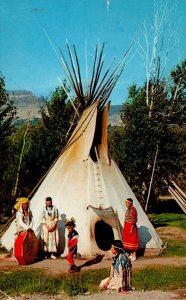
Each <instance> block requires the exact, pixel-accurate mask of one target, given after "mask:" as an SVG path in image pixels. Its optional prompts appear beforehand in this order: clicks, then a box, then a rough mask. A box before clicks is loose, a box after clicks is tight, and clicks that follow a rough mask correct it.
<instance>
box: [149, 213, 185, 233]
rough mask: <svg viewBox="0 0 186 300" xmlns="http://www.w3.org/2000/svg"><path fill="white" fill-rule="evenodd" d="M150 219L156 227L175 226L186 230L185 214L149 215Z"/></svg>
mask: <svg viewBox="0 0 186 300" xmlns="http://www.w3.org/2000/svg"><path fill="white" fill-rule="evenodd" d="M148 217H149V219H150V220H151V222H152V223H153V225H154V226H155V227H160V226H174V227H179V228H182V229H186V215H184V214H173V213H163V214H149V215H148Z"/></svg>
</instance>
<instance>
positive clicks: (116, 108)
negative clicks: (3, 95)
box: [8, 90, 122, 126]
mask: <svg viewBox="0 0 186 300" xmlns="http://www.w3.org/2000/svg"><path fill="white" fill-rule="evenodd" d="M8 94H9V97H10V99H11V100H12V101H13V102H14V104H15V106H16V108H17V114H18V117H19V119H20V120H27V119H28V118H29V119H30V120H32V119H38V118H40V117H41V116H40V113H39V110H40V108H41V106H43V105H44V104H45V99H44V97H37V96H35V95H34V94H33V93H32V92H30V91H24V90H20V91H8ZM121 107H122V106H121V105H111V106H110V111H109V123H110V125H112V126H114V125H119V124H120V123H121V119H120V110H121Z"/></svg>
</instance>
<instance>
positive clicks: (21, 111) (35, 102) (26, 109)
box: [8, 90, 45, 120]
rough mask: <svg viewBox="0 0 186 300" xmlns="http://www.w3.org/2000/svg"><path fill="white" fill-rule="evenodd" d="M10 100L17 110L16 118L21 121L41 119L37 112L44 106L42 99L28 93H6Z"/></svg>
mask: <svg viewBox="0 0 186 300" xmlns="http://www.w3.org/2000/svg"><path fill="white" fill-rule="evenodd" d="M8 95H9V98H10V100H12V101H13V102H14V104H15V106H16V108H17V114H18V117H19V118H20V119H22V120H27V119H28V118H29V119H31V120H32V119H35V118H41V115H40V113H39V110H40V108H41V106H43V105H44V104H45V99H44V97H42V96H41V97H37V96H35V95H34V94H33V93H32V92H30V91H24V90H17V91H8Z"/></svg>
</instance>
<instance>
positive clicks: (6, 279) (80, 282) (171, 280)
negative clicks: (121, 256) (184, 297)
mask: <svg viewBox="0 0 186 300" xmlns="http://www.w3.org/2000/svg"><path fill="white" fill-rule="evenodd" d="M0 275H1V276H0V287H1V291H3V292H4V293H6V294H7V295H11V296H15V295H21V294H39V293H40V294H53V295H54V294H58V293H65V294H67V295H69V296H75V295H78V294H84V293H86V292H90V293H93V292H97V291H99V283H100V281H101V280H102V279H104V278H105V277H107V276H108V275H109V270H108V269H102V270H93V271H82V272H80V273H76V274H71V275H69V274H63V275H61V276H58V277H51V276H50V277H49V276H47V275H46V274H44V273H42V272H40V271H36V270H34V271H14V272H7V273H1V274H0ZM132 285H133V286H134V287H135V289H136V290H142V289H143V290H159V289H161V290H172V289H181V288H184V287H185V285H186V268H180V267H163V268H160V267H157V268H156V267H153V268H152V267H151V268H149V267H148V268H144V269H142V270H136V271H135V272H133V275H132Z"/></svg>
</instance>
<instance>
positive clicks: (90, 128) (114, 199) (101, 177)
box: [1, 45, 162, 257]
mask: <svg viewBox="0 0 186 300" xmlns="http://www.w3.org/2000/svg"><path fill="white" fill-rule="evenodd" d="M103 49H104V45H103V47H102V48H101V51H100V53H99V54H98V48H96V52H95V58H94V63H93V69H92V77H91V81H90V85H89V86H88V87H87V89H86V92H85V93H84V91H83V85H82V81H81V74H80V67H79V61H78V58H77V54H76V49H75V47H74V53H75V59H74V57H73V56H72V53H71V50H70V48H69V47H68V51H69V56H70V61H71V68H72V69H70V67H69V64H68V63H67V62H66V60H65V58H64V56H63V55H62V62H63V64H64V67H65V70H66V73H67V76H68V78H69V80H70V82H71V84H72V86H73V88H74V91H75V92H76V96H77V98H78V100H79V103H80V104H81V108H82V110H83V113H82V116H81V118H80V120H79V122H78V124H77V127H76V128H75V130H74V132H73V133H72V135H71V137H70V139H69V141H68V143H67V144H66V146H65V148H64V149H63V150H62V152H61V154H60V155H59V157H58V159H57V160H56V162H55V163H54V165H53V166H52V167H51V168H50V170H49V172H48V173H47V174H46V176H45V178H44V180H43V181H42V183H41V184H40V186H39V188H38V189H37V191H36V192H35V194H34V195H33V197H32V198H31V199H30V200H31V210H32V213H33V216H34V231H35V233H36V235H37V236H38V237H39V234H40V224H39V216H40V213H41V209H42V207H43V205H44V202H45V198H46V197H48V196H50V197H52V199H53V204H54V205H55V206H56V207H57V208H58V210H59V213H60V216H61V220H60V221H59V223H58V227H59V232H60V240H59V252H60V253H63V254H64V255H66V253H67V249H66V233H65V226H64V225H65V223H64V222H65V219H66V218H71V217H74V218H75V220H76V224H77V231H78V233H79V243H78V252H80V253H81V255H84V256H87V257H91V256H94V255H96V254H97V253H100V254H101V253H103V252H104V253H105V251H108V250H109V249H110V244H111V242H112V240H113V239H120V238H121V232H122V226H123V223H124V216H125V212H126V208H125V205H124V200H125V199H126V198H128V197H130V198H132V199H133V201H134V206H135V207H136V209H137V211H138V223H137V226H138V230H139V236H140V248H142V249H144V250H147V249H151V250H160V249H161V246H162V242H161V240H160V238H159V236H158V235H157V233H156V231H155V229H154V228H153V226H152V224H151V222H150V221H149V219H148V217H147V216H146V214H145V213H144V211H143V209H142V207H141V206H140V204H139V202H138V200H137V199H136V197H135V195H134V194H133V192H132V190H131V188H130V187H129V185H128V184H127V182H126V180H125V178H124V177H123V175H122V173H121V172H120V170H119V168H118V166H117V164H116V163H115V162H114V161H113V160H112V159H111V157H110V155H109V149H108V133H107V127H108V112H109V103H107V104H106V102H107V100H108V97H109V95H110V93H111V91H112V89H113V87H114V86H115V84H116V82H117V80H118V78H119V76H120V74H121V72H122V68H123V67H122V66H123V60H121V62H120V63H119V64H118V65H117V67H116V68H115V70H114V71H112V73H111V75H109V76H108V73H109V72H110V68H109V69H108V70H107V71H106V72H105V73H104V75H103V77H102V78H101V79H100V74H101V71H102V67H103V59H102V55H103ZM14 226H15V224H14V221H13V222H12V223H11V225H10V227H9V228H8V229H7V230H6V232H4V234H3V235H2V237H1V243H2V245H3V246H4V247H6V248H7V249H10V248H11V247H12V243H13V231H14V230H13V228H14Z"/></svg>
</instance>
